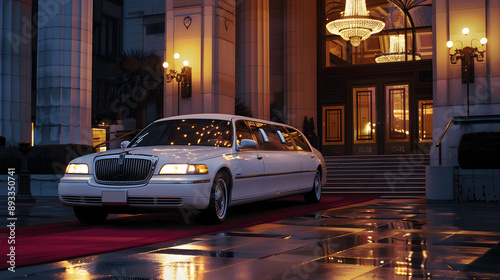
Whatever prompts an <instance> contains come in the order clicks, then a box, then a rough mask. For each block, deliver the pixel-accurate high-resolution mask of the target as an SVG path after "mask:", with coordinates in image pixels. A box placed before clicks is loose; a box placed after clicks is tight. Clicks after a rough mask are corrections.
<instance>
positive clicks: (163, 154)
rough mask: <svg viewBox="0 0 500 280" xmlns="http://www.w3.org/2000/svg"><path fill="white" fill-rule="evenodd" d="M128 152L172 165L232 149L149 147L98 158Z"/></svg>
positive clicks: (204, 158) (127, 149)
mask: <svg viewBox="0 0 500 280" xmlns="http://www.w3.org/2000/svg"><path fill="white" fill-rule="evenodd" d="M124 152H126V153H127V154H128V155H147V156H157V157H159V158H160V160H161V161H167V162H170V163H190V162H192V161H202V160H206V159H209V158H213V157H217V156H220V155H223V154H226V153H231V148H220V147H206V146H167V147H166V146H148V147H134V148H126V149H116V150H109V151H106V152H103V153H98V154H97V155H96V157H99V156H105V155H116V154H118V155H119V154H121V153H124Z"/></svg>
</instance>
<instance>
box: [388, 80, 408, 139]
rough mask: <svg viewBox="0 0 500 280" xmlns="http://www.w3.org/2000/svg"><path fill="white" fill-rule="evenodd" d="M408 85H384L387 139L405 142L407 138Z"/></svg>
mask: <svg viewBox="0 0 500 280" xmlns="http://www.w3.org/2000/svg"><path fill="white" fill-rule="evenodd" d="M408 103H409V102H408V85H397V86H388V87H386V104H387V106H386V110H387V140H388V141H394V142H407V141H408V140H409V136H410V132H409V126H410V121H409V118H410V116H409V106H408Z"/></svg>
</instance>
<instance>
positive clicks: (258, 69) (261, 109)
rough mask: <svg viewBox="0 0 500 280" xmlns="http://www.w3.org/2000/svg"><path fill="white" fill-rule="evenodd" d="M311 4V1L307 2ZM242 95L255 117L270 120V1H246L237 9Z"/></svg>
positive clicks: (239, 84) (239, 73) (240, 96)
mask: <svg viewBox="0 0 500 280" xmlns="http://www.w3.org/2000/svg"><path fill="white" fill-rule="evenodd" d="M307 2H310V1H307ZM237 9H238V13H239V17H238V40H239V42H238V44H239V47H240V49H239V53H238V62H239V63H238V93H239V98H240V99H242V100H244V101H245V105H246V106H247V107H248V108H249V109H250V110H252V113H253V117H255V118H260V119H269V117H270V92H271V88H270V70H269V69H270V60H269V53H270V48H269V0H251V1H250V0H246V1H242V2H241V4H239V5H238V7H237Z"/></svg>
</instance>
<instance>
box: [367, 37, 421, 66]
mask: <svg viewBox="0 0 500 280" xmlns="http://www.w3.org/2000/svg"><path fill="white" fill-rule="evenodd" d="M420 59H422V57H421V56H420V54H419V53H416V54H415V60H420ZM406 60H408V61H410V60H413V55H412V54H411V53H410V52H405V35H404V34H398V35H389V51H388V52H385V53H379V54H377V55H375V61H376V62H377V63H385V62H398V61H406Z"/></svg>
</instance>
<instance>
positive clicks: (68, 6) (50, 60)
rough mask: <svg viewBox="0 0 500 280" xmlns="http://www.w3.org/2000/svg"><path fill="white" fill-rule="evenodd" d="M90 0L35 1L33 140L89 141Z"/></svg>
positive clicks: (82, 142)
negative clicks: (35, 102)
mask: <svg viewBox="0 0 500 280" xmlns="http://www.w3.org/2000/svg"><path fill="white" fill-rule="evenodd" d="M92 13H93V1H78V0H65V1H51V0H39V1H38V68H37V70H38V71H37V73H38V77H37V114H36V115H37V116H36V128H35V144H38V145H48V144H68V143H73V144H87V145H91V144H92V130H91V109H92V104H91V102H92V98H91V97H92V15H93V14H92Z"/></svg>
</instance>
